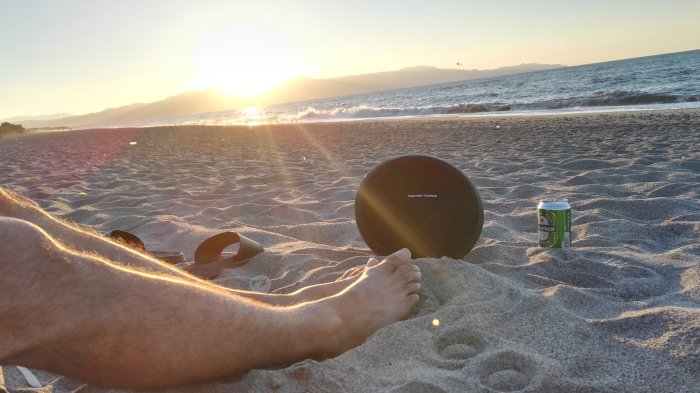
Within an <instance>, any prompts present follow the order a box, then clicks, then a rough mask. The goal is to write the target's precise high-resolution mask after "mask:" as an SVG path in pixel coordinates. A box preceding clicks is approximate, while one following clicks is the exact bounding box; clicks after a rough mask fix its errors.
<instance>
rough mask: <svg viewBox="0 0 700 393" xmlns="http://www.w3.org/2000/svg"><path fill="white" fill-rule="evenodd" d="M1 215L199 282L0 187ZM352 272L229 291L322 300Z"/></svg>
mask: <svg viewBox="0 0 700 393" xmlns="http://www.w3.org/2000/svg"><path fill="white" fill-rule="evenodd" d="M0 216H7V217H14V218H18V219H21V220H25V221H28V222H31V223H33V224H34V225H36V226H38V227H40V228H42V229H43V230H44V231H45V232H46V233H47V234H49V235H50V236H51V237H52V238H54V239H56V240H57V241H59V242H61V243H62V244H65V245H66V246H67V247H68V248H71V249H74V250H77V251H80V252H84V253H95V254H98V255H101V256H103V257H106V258H108V259H109V260H111V261H114V262H115V263H119V264H122V265H124V266H126V267H129V268H131V269H138V270H142V271H145V272H152V273H158V274H161V275H167V276H171V277H176V278H181V279H185V280H194V281H199V282H201V280H200V279H198V278H196V277H194V276H192V275H190V274H188V273H186V272H183V271H182V270H179V269H176V268H174V267H173V266H171V265H168V264H166V263H164V262H162V261H160V260H158V259H155V258H152V257H150V256H149V255H146V254H143V253H140V252H138V251H135V250H132V249H130V248H128V247H125V246H123V245H121V244H118V243H115V242H113V241H111V240H109V239H106V238H105V237H103V236H101V235H100V234H98V233H96V232H94V231H91V230H89V229H88V228H85V227H81V226H78V225H75V224H71V223H68V222H66V221H63V220H61V219H59V218H57V217H55V216H53V215H51V214H49V213H47V212H46V211H44V210H42V209H41V208H40V207H39V206H38V205H37V204H36V203H34V202H33V201H31V200H30V199H27V198H25V197H22V196H21V195H19V194H16V193H12V192H10V191H7V190H3V189H2V188H0ZM354 273H355V274H352V272H350V274H347V275H343V279H342V280H339V281H337V282H333V283H324V284H317V285H314V286H311V287H306V288H301V289H299V290H297V291H295V292H292V293H290V294H266V293H258V292H250V291H240V290H231V289H229V291H231V292H233V293H236V294H238V295H240V296H244V297H247V298H251V299H254V300H257V301H260V302H264V303H267V304H271V305H276V306H290V305H294V304H299V303H303V302H306V301H311V300H317V299H321V298H323V297H326V296H331V295H333V294H335V293H338V292H340V291H342V290H343V289H345V288H347V286H348V285H350V284H351V283H353V282H354V281H355V280H356V279H357V277H358V273H361V271H360V270H356V271H355V272H354Z"/></svg>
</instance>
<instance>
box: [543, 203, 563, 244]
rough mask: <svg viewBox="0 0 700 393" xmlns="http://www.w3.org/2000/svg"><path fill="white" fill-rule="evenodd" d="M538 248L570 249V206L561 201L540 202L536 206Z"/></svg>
mask: <svg viewBox="0 0 700 393" xmlns="http://www.w3.org/2000/svg"><path fill="white" fill-rule="evenodd" d="M537 232H538V234H539V241H540V247H549V248H569V247H571V206H569V202H567V201H565V200H563V201H540V204H539V205H537Z"/></svg>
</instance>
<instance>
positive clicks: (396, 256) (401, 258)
mask: <svg viewBox="0 0 700 393" xmlns="http://www.w3.org/2000/svg"><path fill="white" fill-rule="evenodd" d="M410 260H411V251H409V250H408V248H402V249H400V250H399V251H396V252H395V253H393V254H391V255H389V256H388V257H386V258H385V259H384V260H383V261H382V262H381V265H385V266H387V267H388V268H389V270H390V271H392V272H393V271H396V269H398V268H399V267H400V266H402V265H404V264H406V263H407V262H408V261H410Z"/></svg>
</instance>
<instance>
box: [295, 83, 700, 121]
mask: <svg viewBox="0 0 700 393" xmlns="http://www.w3.org/2000/svg"><path fill="white" fill-rule="evenodd" d="M683 102H700V95H689V96H679V95H672V94H662V93H642V92H629V91H619V90H609V91H602V90H599V91H596V92H595V93H593V94H592V95H590V96H584V97H569V98H561V99H551V100H542V101H537V102H517V103H504V102H496V103H483V104H482V103H475V104H471V103H462V104H455V105H447V106H444V105H443V106H430V107H420V108H419V107H407V108H380V107H370V106H367V105H359V106H353V107H335V108H331V109H320V108H316V107H312V106H310V107H307V108H306V109H304V110H302V111H300V112H297V113H296V114H291V116H290V120H293V121H313V120H323V119H339V120H342V119H365V118H378V117H397V116H429V115H454V114H469V113H484V112H508V111H528V110H560V109H569V108H570V109H576V108H586V107H608V106H621V107H624V106H634V105H649V104H671V103H683Z"/></svg>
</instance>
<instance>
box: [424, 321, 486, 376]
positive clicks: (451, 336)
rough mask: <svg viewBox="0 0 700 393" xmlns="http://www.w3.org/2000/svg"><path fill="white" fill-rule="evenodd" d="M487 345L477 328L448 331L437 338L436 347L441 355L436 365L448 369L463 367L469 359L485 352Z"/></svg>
mask: <svg viewBox="0 0 700 393" xmlns="http://www.w3.org/2000/svg"><path fill="white" fill-rule="evenodd" d="M487 345H488V342H487V341H486V339H485V338H484V337H483V335H482V334H481V333H479V332H478V331H477V330H474V329H466V328H460V329H455V330H451V331H447V332H445V333H443V334H442V335H440V336H439V337H438V338H437V340H435V349H436V350H437V353H438V354H439V355H440V358H439V359H436V361H435V365H436V366H438V367H440V368H444V369H448V370H456V369H459V368H462V367H463V366H464V365H465V363H466V362H467V361H468V360H469V359H471V358H473V357H474V356H476V355H478V354H480V353H482V352H484V350H485V349H486V347H487Z"/></svg>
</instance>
